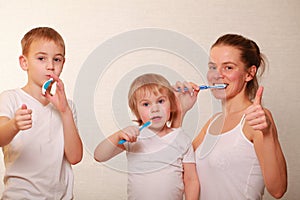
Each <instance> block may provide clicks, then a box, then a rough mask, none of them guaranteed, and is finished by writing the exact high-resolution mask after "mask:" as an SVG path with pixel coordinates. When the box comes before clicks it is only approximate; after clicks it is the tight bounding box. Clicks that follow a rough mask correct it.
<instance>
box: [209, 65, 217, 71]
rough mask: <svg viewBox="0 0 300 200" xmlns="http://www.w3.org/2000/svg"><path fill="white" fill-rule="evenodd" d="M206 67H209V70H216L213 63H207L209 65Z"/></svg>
mask: <svg viewBox="0 0 300 200" xmlns="http://www.w3.org/2000/svg"><path fill="white" fill-rule="evenodd" d="M208 69H209V70H216V69H217V67H216V66H214V65H209V66H208Z"/></svg>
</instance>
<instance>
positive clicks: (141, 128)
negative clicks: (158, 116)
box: [118, 120, 152, 144]
mask: <svg viewBox="0 0 300 200" xmlns="http://www.w3.org/2000/svg"><path fill="white" fill-rule="evenodd" d="M151 124H152V122H151V120H150V121H147V122H146V123H145V124H143V125H142V126H140V128H139V131H142V130H143V129H144V128H146V127H148V126H150V125H151ZM125 142H126V140H125V139H123V140H120V141H119V142H118V144H124V143H125Z"/></svg>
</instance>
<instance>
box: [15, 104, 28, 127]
mask: <svg viewBox="0 0 300 200" xmlns="http://www.w3.org/2000/svg"><path fill="white" fill-rule="evenodd" d="M31 113H32V110H31V109H27V106H26V105H25V104H23V105H22V106H21V108H19V109H18V110H17V111H16V114H15V125H16V128H17V129H18V130H27V129H30V128H31V127H32V118H31Z"/></svg>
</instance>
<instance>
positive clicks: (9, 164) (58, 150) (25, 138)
mask: <svg viewBox="0 0 300 200" xmlns="http://www.w3.org/2000/svg"><path fill="white" fill-rule="evenodd" d="M69 103H70V107H71V109H72V111H73V115H74V119H75V121H76V114H75V110H74V107H73V105H72V104H71V102H69ZM22 104H26V105H27V108H28V109H32V120H33V123H32V127H31V128H30V129H28V130H24V131H20V132H19V133H18V134H17V135H16V136H15V137H14V138H13V140H12V141H11V142H10V143H9V144H8V145H6V146H4V147H3V148H2V150H3V154H4V164H5V167H6V171H5V174H4V184H5V188H4V192H3V196H2V199H3V200H4V199H31V200H34V199H39V200H41V199H72V198H73V172H72V168H71V165H70V163H69V162H68V161H67V160H66V159H65V157H64V136H63V125H62V120H61V117H60V114H59V113H58V111H57V110H56V109H55V108H54V107H53V105H52V104H50V103H49V104H48V105H46V106H43V105H42V104H41V103H40V102H39V101H37V100H36V99H35V98H33V97H32V96H30V95H29V94H27V93H26V92H24V91H23V90H22V89H14V90H8V91H5V92H3V93H2V94H1V95H0V116H6V117H8V118H13V117H14V115H15V112H16V110H17V109H19V108H21V105H22ZM0 134H1V133H0Z"/></svg>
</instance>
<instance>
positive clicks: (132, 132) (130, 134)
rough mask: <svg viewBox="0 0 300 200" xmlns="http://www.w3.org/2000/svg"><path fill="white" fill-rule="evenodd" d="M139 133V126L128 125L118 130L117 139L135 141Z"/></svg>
mask: <svg viewBox="0 0 300 200" xmlns="http://www.w3.org/2000/svg"><path fill="white" fill-rule="evenodd" d="M139 135H140V131H139V128H138V127H136V126H128V127H126V128H124V129H123V130H121V131H120V132H119V140H123V139H124V140H126V141H127V142H136V140H137V137H138V136H139Z"/></svg>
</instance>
